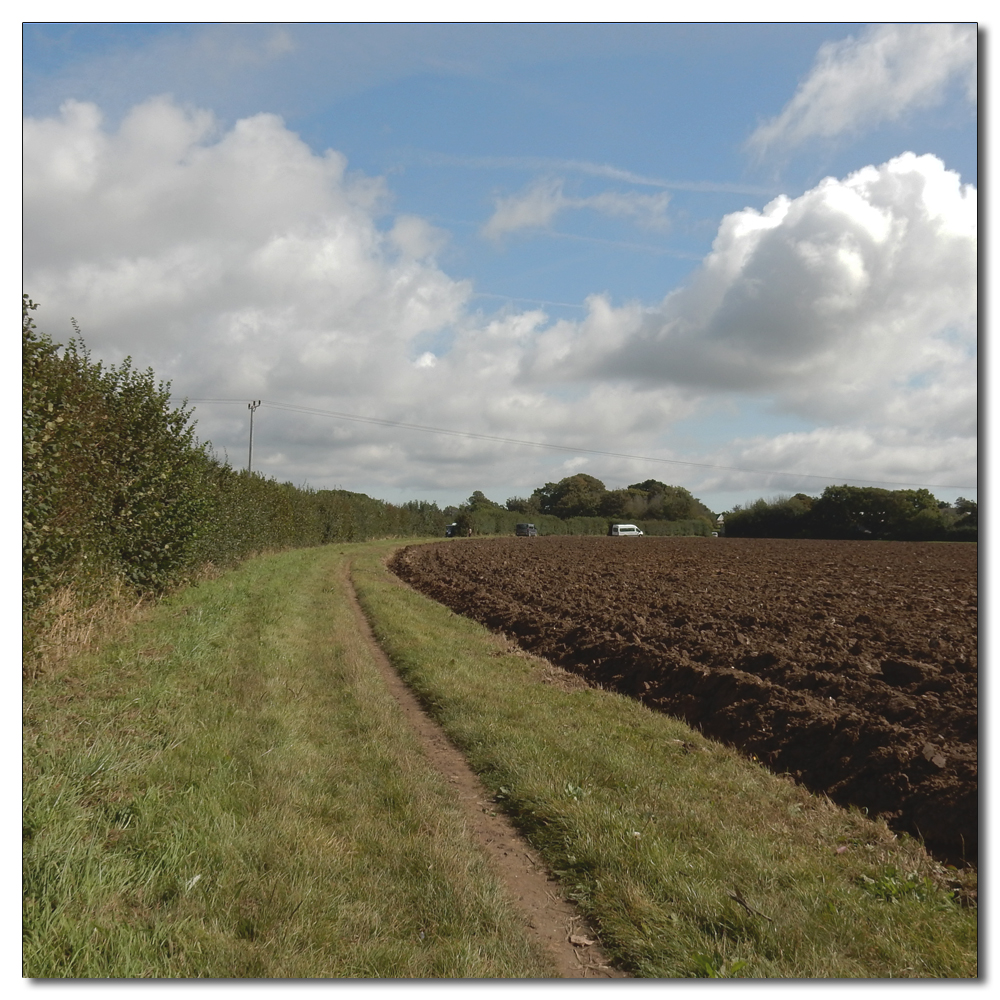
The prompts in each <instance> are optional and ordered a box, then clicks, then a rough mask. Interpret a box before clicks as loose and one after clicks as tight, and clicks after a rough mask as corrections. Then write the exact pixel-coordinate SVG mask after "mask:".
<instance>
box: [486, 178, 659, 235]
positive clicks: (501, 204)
mask: <svg viewBox="0 0 1000 1000" xmlns="http://www.w3.org/2000/svg"><path fill="white" fill-rule="evenodd" d="M563 184H564V182H563V181H562V180H561V179H559V178H552V177H549V178H543V179H540V180H536V181H534V182H533V183H531V184H529V185H528V186H527V187H526V188H525V189H524V190H523V191H520V192H519V193H517V194H513V195H508V196H506V197H502V198H497V200H496V202H495V208H494V211H493V215H491V216H490V218H489V220H488V221H487V222H486V224H485V225H484V226H483V229H482V234H483V236H485V237H487V238H488V239H492V240H496V239H499V238H500V237H502V236H505V235H506V234H507V233H513V232H516V231H517V230H519V229H544V228H546V227H547V226H549V225H551V224H552V221H553V220H554V219H555V217H556V215H558V214H559V213H560V212H564V211H566V210H568V209H591V210H592V211H595V212H599V213H601V214H602V215H610V216H612V217H616V218H627V219H631V220H632V221H634V222H636V223H637V224H638V225H640V226H642V227H644V228H647V229H665V228H666V227H667V225H668V220H667V214H666V212H667V206H668V205H669V204H670V195H669V194H667V193H666V192H660V193H658V194H641V193H638V192H635V191H602V192H601V193H600V194H596V195H590V196H587V197H582V198H571V197H568V196H567V195H566V194H565V193H564V192H563Z"/></svg>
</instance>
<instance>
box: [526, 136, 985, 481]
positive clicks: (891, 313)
mask: <svg viewBox="0 0 1000 1000" xmlns="http://www.w3.org/2000/svg"><path fill="white" fill-rule="evenodd" d="M976 211H977V198H976V191H975V189H974V188H973V187H971V186H970V185H962V184H961V182H960V178H959V177H958V175H957V174H955V173H953V172H951V171H948V170H946V169H945V167H944V165H943V164H942V163H941V161H940V160H938V159H937V158H935V157H933V156H915V155H914V154H912V153H906V154H904V155H902V156H899V157H897V158H895V159H893V160H891V161H890V162H888V163H886V164H884V165H882V166H880V167H865V168H864V169H862V170H859V171H857V172H856V173H854V174H852V175H850V176H849V177H847V178H846V179H844V180H838V179H836V178H832V177H830V178H827V179H826V180H824V181H822V182H821V183H820V184H819V185H817V186H816V187H815V188H814V189H812V190H811V191H807V192H806V193H805V194H803V195H802V196H800V197H799V198H796V199H789V198H787V197H784V196H782V197H780V198H776V199H775V200H774V201H772V202H771V203H770V204H769V205H767V206H766V207H765V208H764V209H763V211H761V212H758V211H756V210H754V209H744V210H743V211H741V212H736V213H733V214H732V215H729V216H726V217H725V218H724V219H723V221H722V224H721V226H720V228H719V233H718V236H717V238H716V240H715V243H714V245H713V249H712V252H711V253H710V254H709V256H708V257H707V258H706V259H705V261H704V263H703V265H702V267H701V268H700V270H699V271H698V272H697V273H696V274H695V275H694V277H693V278H692V279H691V281H690V282H689V284H688V285H687V286H686V287H684V288H682V289H679V290H677V291H675V292H673V293H672V294H671V295H669V296H668V297H667V298H666V299H665V300H664V301H663V302H662V303H661V304H660V305H659V306H655V307H642V306H639V305H635V304H634V305H630V306H626V307H622V308H618V309H616V308H613V307H612V306H611V305H610V303H608V302H607V301H606V300H605V299H603V298H601V297H594V298H592V299H591V300H590V301H589V302H588V306H589V313H588V315H587V316H586V317H585V318H584V319H583V320H582V321H581V322H580V323H575V324H571V323H565V322H563V323H557V324H555V325H553V326H552V327H550V328H549V329H547V330H545V331H544V332H542V333H541V334H540V336H539V337H538V338H536V340H535V343H534V345H533V347H532V350H531V352H530V353H529V354H528V355H526V357H525V362H524V364H525V368H524V370H525V373H526V375H527V376H529V377H531V378H533V379H537V380H538V381H539V382H541V383H547V382H550V381H553V380H557V379H566V380H571V381H572V380H587V379H598V378H600V379H606V380H607V379H614V378H617V379H619V380H621V381H622V382H623V383H631V384H636V385H645V386H651V385H655V384H659V385H664V386H668V385H669V386H672V387H675V388H676V387H679V386H686V387H688V388H689V389H690V390H691V391H702V392H707V393H743V394H746V393H756V394H759V395H763V396H768V397H771V398H773V399H775V400H776V405H778V406H779V407H780V408H782V409H784V410H786V411H788V412H792V413H795V414H797V415H799V416H801V417H803V418H805V419H808V420H810V421H814V422H819V423H822V424H824V425H829V426H833V427H839V426H846V427H853V428H855V429H858V428H864V427H874V428H886V429H890V428H891V429H894V430H895V431H899V432H901V433H902V432H906V433H912V434H916V435H923V436H924V438H925V440H927V441H928V442H929V443H933V442H937V443H940V442H942V441H946V440H951V439H952V438H956V437H960V438H962V439H964V440H968V441H969V442H972V446H973V447H974V442H975V433H976V430H975V420H976V360H975V352H976V316H977V307H976V295H977V273H976V267H977V217H976ZM852 433H853V432H852ZM883 436H884V435H883ZM893 440H894V442H895V443H894V444H893V445H892V447H893V448H898V447H902V445H901V444H900V443H899V441H898V439H893ZM910 454H911V455H916V452H913V451H912V450H911V451H910ZM942 454H943V452H942ZM858 457H859V459H860V458H861V457H863V456H861V455H860V454H859V456H858ZM964 457H965V458H967V454H966V455H964ZM963 460H964V458H963ZM817 461H818V458H817V456H816V455H814V456H813V468H814V469H815V468H816V463H817ZM825 462H826V459H825V458H824V459H823V463H824V464H825ZM725 464H733V463H731V462H727V463H725ZM903 464H906V463H905V462H904V463H903ZM853 467H854V465H853V464H852V462H851V461H849V460H848V458H847V456H846V454H845V459H844V464H843V466H842V468H843V469H844V470H845V472H846V471H848V470H850V469H851V468H853ZM858 474H860V473H858ZM911 474H912V473H911ZM925 475H926V474H925Z"/></svg>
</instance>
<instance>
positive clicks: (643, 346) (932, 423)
mask: <svg viewBox="0 0 1000 1000" xmlns="http://www.w3.org/2000/svg"><path fill="white" fill-rule="evenodd" d="M561 198H565V195H564V194H563V192H562V188H561V187H560V186H559V185H558V182H556V183H554V184H553V185H550V186H549V187H547V188H540V189H539V191H538V193H537V204H535V206H534V208H533V209H532V208H531V207H530V205H529V204H528V202H527V201H525V202H524V204H525V205H527V207H523V212H524V214H523V216H521V217H522V218H525V219H527V218H530V217H532V216H531V214H530V213H531V211H534V212H535V215H534V216H533V218H535V219H538V218H541V217H544V214H545V212H547V211H548V210H549V208H550V207H551V206H552V205H553V204H555V205H556V208H555V209H554V211H559V210H561V208H560V203H559V199H561ZM601 198H604V199H605V200H604V201H602V202H599V205H600V206H601V207H600V208H598V210H603V211H625V212H630V211H632V208H633V207H634V206H635V205H639V204H641V203H639V202H637V201H629V200H627V199H626V201H625V202H624V203H619V202H614V201H613V200H612V199H611V198H610V196H609V197H605V196H604V195H596V196H593V198H592V199H581V200H588V201H591V200H593V199H601ZM623 206H624V207H623ZM587 207H590V208H594V207H595V206H594V205H588V206H587ZM511 211H512V213H513V207H512V209H511ZM24 213H25V231H26V238H25V267H24V270H25V285H24V287H25V290H26V291H27V292H28V293H29V294H30V295H31V296H32V297H33V298H35V299H36V300H37V301H40V302H41V303H42V308H41V309H40V310H39V314H38V319H39V325H40V327H41V328H42V329H44V330H47V331H48V332H49V333H51V334H52V335H53V336H54V337H55V338H56V339H65V338H66V337H68V336H70V335H71V331H70V329H69V317H70V316H75V317H76V318H77V319H78V320H79V322H80V324H81V325H82V328H83V332H84V337H85V339H86V341H87V343H88V345H89V346H90V347H91V348H92V349H93V351H94V354H95V356H96V357H99V358H102V359H104V360H106V361H108V362H116V361H118V360H120V359H121V358H122V357H124V356H125V355H132V356H133V358H134V359H135V362H136V363H137V364H138V365H139V366H140V367H145V366H146V365H151V366H152V367H153V368H154V370H155V371H156V373H157V375H158V376H159V377H162V378H166V379H171V380H172V381H173V383H174V388H175V390H176V391H177V392H178V394H180V395H187V396H189V397H192V398H199V397H205V398H212V399H217V398H233V399H237V400H249V399H252V398H262V399H265V400H272V401H281V402H286V403H294V404H295V405H297V406H300V407H311V408H314V409H319V410H326V411H337V412H341V413H352V414H357V415H361V416H368V417H372V418H376V419H380V420H390V421H399V422H402V423H411V424H420V425H424V426H433V427H441V428H453V429H455V430H461V431H470V432H473V433H477V434H482V435H493V436H495V437H500V438H517V439H522V440H525V439H526V440H532V441H540V442H549V443H558V444H560V445H565V446H567V447H569V448H572V449H576V450H575V451H574V452H573V453H571V454H572V455H574V456H576V457H577V458H580V461H579V462H578V461H576V459H575V458H574V459H573V461H574V462H575V464H573V468H577V467H578V466H579V468H584V467H586V468H587V469H588V471H592V472H593V473H594V474H595V475H598V476H600V477H601V478H604V479H605V481H606V482H608V483H609V484H611V485H622V484H624V483H627V482H636V481H638V480H641V479H645V478H648V477H649V475H656V476H657V478H667V479H670V478H674V476H675V474H676V477H677V478H679V480H680V481H681V482H684V483H685V484H686V485H690V486H692V487H695V488H696V489H697V484H696V483H693V482H692V476H693V472H692V471H691V470H690V469H686V470H683V471H679V470H677V469H672V468H671V467H670V466H662V465H661V466H655V465H654V466H651V465H650V464H648V463H642V462H638V461H634V460H631V459H624V458H603V459H596V458H590V459H586V458H582V456H585V455H586V452H585V451H584V449H599V450H603V451H608V452H615V453H618V454H631V455H642V454H651V455H656V456H659V457H661V458H688V459H690V460H693V461H706V462H715V463H716V464H726V465H736V466H739V467H745V466H746V462H752V463H753V464H751V465H750V466H749V467H750V468H762V467H766V465H767V463H769V462H772V461H773V462H774V463H785V466H783V467H788V468H791V469H794V470H797V471H819V472H823V471H825V470H827V469H833V466H834V465H836V466H837V468H836V469H835V470H834V471H835V472H836V473H838V474H839V473H840V472H841V471H843V472H844V473H845V474H847V473H850V472H851V471H852V470H853V471H854V474H855V475H860V474H861V471H864V472H868V471H871V473H872V478H879V477H885V476H887V475H888V472H889V471H893V472H895V471H896V470H898V471H899V472H900V475H899V478H900V479H908V478H914V477H915V478H917V479H918V480H919V481H924V482H936V481H939V480H937V479H933V478H931V477H932V476H948V477H949V479H948V480H940V481H957V482H960V483H961V484H962V485H965V483H967V482H968V481H969V479H968V476H969V475H970V474H974V471H975V465H974V459H973V457H971V456H973V455H974V447H975V360H974V351H975V315H976V313H975V308H976V307H975V291H976V282H975V275H976V270H975V264H976V259H975V254H976V193H975V190H974V189H972V188H969V187H962V185H961V184H960V183H959V179H958V177H957V176H956V175H954V174H953V173H949V172H948V171H947V170H945V169H944V166H943V165H942V164H941V163H940V161H938V160H936V159H935V158H933V157H927V156H925V157H917V156H914V155H912V154H906V155H905V156H902V157H899V158H897V159H896V160H893V161H891V162H890V163H888V164H885V165H883V166H880V167H867V168H865V169H864V170H861V171H859V172H857V173H856V174H853V175H851V176H850V177H848V178H846V179H844V180H837V179H834V178H829V179H827V180H826V181H824V182H823V183H822V184H820V185H818V186H817V187H816V188H815V189H813V190H812V191H809V192H806V193H805V194H804V195H802V196H801V197H800V198H796V199H788V198H778V199H776V200H775V201H773V202H772V203H771V204H770V205H768V206H767V207H766V208H765V209H764V210H763V211H762V212H757V211H754V210H752V209H746V210H744V211H742V212H738V213H734V214H733V215H730V216H727V217H726V218H725V219H724V220H723V222H722V225H721V226H720V229H719V234H718V236H717V239H716V241H715V244H714V248H713V251H712V253H711V254H710V255H709V256H708V257H707V258H706V260H705V261H704V263H703V266H702V267H701V269H700V271H699V272H698V274H697V275H696V276H695V278H694V279H693V280H692V282H691V283H690V284H689V285H688V286H686V287H685V288H682V289H680V290H678V291H676V292H673V293H671V294H670V295H669V296H668V297H667V298H666V299H665V300H664V301H663V302H662V303H660V304H659V305H657V306H653V307H649V306H643V305H642V304H638V303H635V304H630V305H627V306H620V307H616V306H614V305H613V304H612V303H610V302H609V301H608V300H607V299H605V298H603V297H601V296H593V297H591V298H590V299H589V300H588V303H587V314H586V316H585V317H584V318H583V319H582V320H581V321H579V322H569V321H559V322H556V323H551V322H550V321H549V319H548V318H547V316H546V314H545V313H544V312H542V311H540V310H531V311H525V312H515V311H501V312H499V313H496V314H494V315H486V316H484V315H481V314H479V313H477V312H474V311H472V309H471V307H470V301H471V298H472V288H471V286H470V284H469V283H468V282H464V281H458V280H455V279H454V278H452V277H450V276H449V275H448V274H446V273H445V272H444V271H442V270H441V268H440V267H439V266H438V264H437V263H436V262H435V254H436V253H437V252H438V250H439V249H440V247H441V245H442V240H443V234H441V233H440V232H439V231H438V230H436V229H434V227H432V226H430V225H429V224H428V223H426V222H425V221H424V220H422V219H419V218H416V217H413V216H406V215H400V216H393V215H392V213H391V198H390V194H389V192H388V190H387V188H386V186H385V184H384V183H383V182H382V181H381V180H380V179H377V178H370V177H365V176H362V175H358V174H355V173H352V172H351V171H350V170H349V169H348V164H347V162H346V160H345V158H344V157H343V156H342V155H341V154H339V153H336V152H334V151H327V152H325V153H323V154H321V155H320V154H317V153H315V152H313V151H312V150H311V149H309V147H308V146H306V145H305V144H304V143H303V142H302V141H301V140H300V139H299V138H298V137H297V136H296V135H294V134H293V133H291V132H290V131H289V130H288V129H287V128H286V127H285V126H284V124H283V123H282V122H281V120H280V119H279V118H277V117H275V116H272V115H255V116H253V117H251V118H246V119H243V120H241V121H239V122H237V123H236V124H235V125H234V126H233V127H232V128H230V129H228V130H223V129H220V128H219V126H218V124H217V122H216V121H215V120H214V118H213V117H212V116H211V115H210V114H208V113H205V112H199V111H184V110H181V109H180V108H178V107H177V106H176V105H174V104H173V103H172V102H170V101H169V100H166V99H156V100H152V101H149V102H146V103H144V104H142V105H140V106H138V107H136V108H134V109H133V110H132V111H131V113H130V114H129V115H128V116H126V118H125V119H124V120H123V122H122V125H121V126H120V127H119V128H117V129H115V130H111V129H108V128H107V127H105V126H104V125H103V124H102V119H101V115H100V113H99V112H98V109H97V108H96V107H94V106H93V105H89V104H81V103H74V102H69V103H67V104H66V105H64V107H63V110H62V112H61V114H60V115H59V116H58V117H56V118H52V119H28V120H27V121H26V123H25V202H24ZM513 218H514V215H513V214H512V215H511V219H513ZM514 228H516V227H514ZM507 231H512V230H511V229H508V230H507ZM734 391H735V392H739V393H743V394H751V395H752V394H757V395H758V396H761V397H767V398H769V399H772V400H773V401H774V405H775V406H776V407H779V408H781V407H784V408H785V409H787V410H791V411H794V412H796V413H800V414H802V415H804V416H805V417H806V418H807V420H808V421H809V422H811V423H812V424H815V425H818V428H819V429H818V430H817V431H816V432H815V433H814V435H813V437H810V436H809V433H805V432H804V433H803V434H802V435H800V436H798V437H796V436H792V437H790V438H787V439H785V438H781V439H779V438H775V439H768V440H763V439H762V440H749V441H742V442H740V441H737V442H734V443H733V444H731V445H730V446H727V447H726V448H722V449H719V450H718V452H717V453H712V454H703V455H702V456H697V455H696V456H691V455H690V453H688V454H687V455H684V454H681V453H679V452H678V451H677V450H675V449H673V448H671V447H670V446H669V445H668V444H667V443H666V439H665V435H666V434H668V433H669V431H670V428H671V427H673V426H674V425H675V424H677V423H678V422H680V421H687V422H688V424H690V423H691V421H692V420H693V419H694V418H695V417H696V415H697V414H698V412H699V406H700V405H702V402H703V401H704V400H706V399H712V398H719V397H720V396H724V395H726V394H730V393H732V392H734ZM198 416H199V421H200V423H199V433H200V434H202V436H204V437H208V438H210V439H212V440H213V441H214V442H215V443H216V444H217V445H219V446H224V447H227V448H229V449H230V455H231V458H232V459H233V461H234V462H235V463H239V462H241V461H242V457H243V454H244V453H243V448H245V441H246V408H245V406H244V405H234V406H233V407H231V408H228V409H227V408H226V407H225V406H220V407H213V406H210V405H204V406H199V411H198ZM810 433H811V432H810ZM823 435H825V437H824V436H823ZM769 449H770V450H769ZM254 451H255V460H254V464H255V467H256V468H259V469H261V470H264V471H267V472H269V473H271V474H274V475H277V476H279V477H280V478H283V479H291V480H293V481H295V482H302V481H306V482H309V483H311V484H313V485H317V486H322V485H333V484H335V483H339V484H341V485H348V486H353V488H362V487H364V488H366V489H367V488H382V489H384V490H385V491H387V492H388V491H390V490H391V489H395V488H396V487H399V488H406V489H407V490H408V491H411V493H410V495H413V494H415V493H417V492H418V491H422V492H424V494H425V495H426V494H428V493H429V494H430V495H434V492H435V491H440V490H449V489H462V490H471V489H472V488H481V489H483V490H484V491H486V492H487V493H489V492H490V489H491V488H492V487H493V486H494V485H498V484H499V487H500V488H503V487H508V486H509V487H511V492H513V491H514V490H515V489H519V490H521V491H522V492H523V490H524V489H528V490H529V491H530V489H531V488H533V487H534V486H537V485H540V484H541V483H543V482H545V481H546V479H551V478H553V475H556V476H558V474H559V466H558V465H553V462H562V461H565V459H566V456H565V454H562V455H558V453H545V452H540V451H535V450H532V449H526V448H520V447H516V446H512V445H510V444H504V443H503V442H499V441H484V440H471V439H467V438H460V437H454V436H451V437H448V436H440V435H431V434H422V433H419V432H416V431H412V430H406V429H405V428H402V427H396V428H386V427H384V426H377V425H373V424H366V423H359V422H347V421H342V420H341V421H336V420H331V419H330V418H328V417H323V416H321V415H317V414H307V413H302V412H297V413H292V412H288V411H283V410H280V409H277V408H275V407H270V408H267V407H265V408H264V409H262V410H261V412H260V413H258V415H257V420H256V422H255V448H254ZM556 455H558V458H556V457H555V456H556ZM744 459H745V461H744ZM834 459H836V461H834ZM581 462H583V463H588V462H589V463H590V464H581ZM859 470H860V471H859ZM970 470H971V471H970ZM562 474H565V473H562ZM831 474H833V473H831ZM758 480H759V477H758ZM706 482H708V480H706ZM383 495H385V493H383ZM406 498H408V497H403V499H406ZM499 499H505V496H500V497H499Z"/></svg>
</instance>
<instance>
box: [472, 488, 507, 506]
mask: <svg viewBox="0 0 1000 1000" xmlns="http://www.w3.org/2000/svg"><path fill="white" fill-rule="evenodd" d="M463 506H464V507H467V508H468V509H469V510H503V509H504V508H503V507H501V506H500V504H498V503H494V502H493V501H492V500H491V499H490V498H489V497H488V496H486V494H485V493H483V492H482V490H476V491H475V492H474V493H473V494H472V496H471V497H469V499H468V500H466V501H465V503H464V504H463Z"/></svg>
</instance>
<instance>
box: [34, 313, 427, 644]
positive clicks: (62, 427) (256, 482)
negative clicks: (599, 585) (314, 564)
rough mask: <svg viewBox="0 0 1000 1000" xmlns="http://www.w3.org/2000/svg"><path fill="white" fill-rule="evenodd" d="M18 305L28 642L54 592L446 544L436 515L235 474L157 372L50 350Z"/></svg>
mask: <svg viewBox="0 0 1000 1000" xmlns="http://www.w3.org/2000/svg"><path fill="white" fill-rule="evenodd" d="M35 308H37V306H36V304H35V303H34V302H32V301H31V300H30V299H29V298H28V296H27V295H25V296H23V298H22V376H23V384H22V411H23V413H22V434H23V442H22V444H23V451H22V473H23V476H22V518H23V522H22V526H23V536H22V539H23V547H22V551H23V563H22V571H23V601H24V605H23V606H24V616H25V636H26V639H27V645H28V647H29V648H30V647H31V643H32V637H33V636H34V635H36V634H37V633H38V631H39V629H41V628H43V627H44V622H43V621H41V620H40V618H39V609H40V608H41V607H42V606H43V605H44V603H45V600H46V598H47V597H48V596H49V595H50V594H52V593H53V591H55V590H56V589H57V588H68V589H69V590H71V591H72V592H73V593H74V594H75V595H76V598H75V599H76V600H77V601H79V602H84V603H86V602H87V601H94V600H96V599H98V598H99V596H100V595H101V593H102V591H104V590H107V589H108V587H109V585H110V583H111V582H112V581H113V582H115V583H116V584H121V583H124V584H125V585H126V586H127V587H128V588H130V589H131V590H132V591H133V592H134V593H135V594H138V595H146V594H158V593H162V592H163V591H165V590H167V589H169V588H171V587H173V586H176V585H177V584H179V583H181V582H183V581H184V580H186V579H189V578H191V576H192V575H193V574H194V573H195V572H197V571H198V570H199V569H200V568H201V567H203V566H205V565H207V564H212V565H215V566H219V567H224V566H229V565H233V564H235V563H236V562H238V561H240V560H241V559H244V558H246V557H247V556H249V555H251V554H253V553H256V552H261V551H264V550H275V549H284V548H291V547H301V546H310V545H322V544H326V543H329V542H334V541H360V540H364V539H369V538H379V537H391V536H395V535H401V536H412V535H415V534H443V532H444V516H443V514H442V513H441V511H439V510H438V508H437V506H436V505H435V504H428V503H423V502H419V501H414V502H412V503H409V504H405V505H403V506H395V505H393V504H389V503H385V502H383V501H381V500H375V499H373V498H371V497H368V496H365V495H364V494H361V493H352V492H349V491H347V490H312V489H308V488H298V487H296V486H293V485H292V484H291V483H279V482H276V481H275V480H273V479H268V478H265V477H264V476H261V475H259V474H251V473H248V472H242V471H236V470H234V469H232V468H231V467H230V466H229V465H228V464H227V463H225V462H220V461H219V460H218V459H217V458H216V457H215V455H214V454H213V453H212V451H211V446H210V445H209V444H208V443H200V442H199V441H198V440H197V439H196V437H195V432H194V424H193V422H192V420H191V410H190V409H188V408H187V407H186V406H183V405H182V406H180V407H177V406H173V405H172V404H171V401H170V385H169V383H166V382H160V381H157V380H156V378H155V375H154V374H153V372H152V370H146V371H138V370H136V369H135V368H134V367H133V365H132V361H131V359H129V358H126V359H125V360H124V361H123V362H122V363H121V364H120V365H117V366H114V365H113V366H110V367H108V366H105V365H104V364H103V363H102V362H100V361H94V360H93V359H92V358H91V356H90V353H89V352H88V351H87V349H86V347H85V346H84V345H83V343H82V342H81V341H79V340H71V341H70V342H69V343H68V344H66V345H61V344H56V343H53V341H52V340H51V339H50V338H49V337H48V336H47V335H46V334H44V333H42V332H40V331H39V330H38V329H37V328H36V326H35V323H34V321H33V319H32V315H31V314H32V312H33V310H34V309H35Z"/></svg>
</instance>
